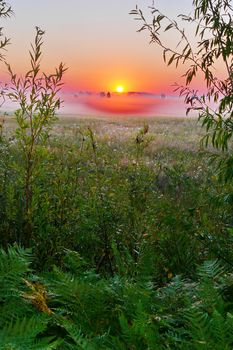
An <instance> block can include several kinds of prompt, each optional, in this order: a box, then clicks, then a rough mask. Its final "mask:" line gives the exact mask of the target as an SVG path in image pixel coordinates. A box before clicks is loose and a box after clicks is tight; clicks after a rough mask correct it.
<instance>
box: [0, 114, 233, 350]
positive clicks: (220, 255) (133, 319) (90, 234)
mask: <svg viewBox="0 0 233 350" xmlns="http://www.w3.org/2000/svg"><path fill="white" fill-rule="evenodd" d="M15 135H16V123H15V121H14V117H13V116H6V117H5V122H4V124H3V126H2V133H1V140H0V148H1V158H0V202H1V204H0V233H1V237H2V250H1V252H0V283H1V286H2V287H1V291H0V311H1V316H0V349H4V350H7V349H61V350H65V349H88V350H89V349H115V350H121V349H122V350H126V349H129V350H133V349H142V350H144V349H148V350H149V349H151V350H154V349H197V350H199V349H219V350H222V349H232V344H233V336H232V326H233V314H232V301H233V300H232V294H233V293H232V290H233V274H232V265H233V249H232V243H233V236H232V232H233V231H232V224H233V221H232V205H233V188H232V184H231V183H225V182H223V181H221V180H220V179H219V177H218V173H217V170H216V166H215V163H213V161H212V158H211V157H210V155H211V154H212V153H214V154H215V156H216V157H217V156H218V153H217V152H216V151H215V152H214V151H213V149H212V148H211V147H209V148H208V149H207V148H203V147H202V145H201V143H200V141H201V138H202V137H203V135H204V132H203V129H202V128H201V127H200V125H199V123H198V121H197V119H196V118H162V117H158V118H144V119H143V118H130V117H127V118H126V117H125V118H124V117H119V118H117V117H116V118H107V117H102V118H101V117H99V118H97V117H96V118H93V117H85V118H81V117H75V116H71V115H70V116H59V118H58V120H57V121H56V122H55V123H54V125H53V127H52V129H51V130H50V133H49V137H48V138H47V140H46V142H44V141H43V140H40V142H38V143H37V144H36V148H35V155H34V158H33V164H32V167H33V172H32V176H31V179H30V181H31V182H30V191H31V192H30V195H31V197H30V202H29V203H26V197H27V193H26V192H25V191H26V188H25V181H26V180H25V179H26V174H27V173H26V165H27V164H26V161H25V158H24V150H23V148H22V147H21V146H20V144H19V143H20V140H19V139H17V137H16V136H15ZM219 156H221V154H219Z"/></svg>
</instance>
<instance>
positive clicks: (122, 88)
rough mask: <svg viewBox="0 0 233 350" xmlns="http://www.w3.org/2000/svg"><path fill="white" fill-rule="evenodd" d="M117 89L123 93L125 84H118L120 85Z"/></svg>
mask: <svg viewBox="0 0 233 350" xmlns="http://www.w3.org/2000/svg"><path fill="white" fill-rule="evenodd" d="M116 91H117V92H119V94H121V93H122V92H124V86H122V85H118V86H117V87H116Z"/></svg>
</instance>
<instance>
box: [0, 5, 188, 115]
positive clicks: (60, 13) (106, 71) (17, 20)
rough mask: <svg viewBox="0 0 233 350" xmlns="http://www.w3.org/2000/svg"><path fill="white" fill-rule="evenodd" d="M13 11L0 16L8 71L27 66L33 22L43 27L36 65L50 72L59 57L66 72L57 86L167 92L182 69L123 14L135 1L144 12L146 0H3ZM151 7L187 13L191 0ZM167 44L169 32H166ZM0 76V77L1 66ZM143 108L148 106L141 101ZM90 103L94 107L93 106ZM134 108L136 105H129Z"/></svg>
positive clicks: (3, 72) (70, 89) (171, 13)
mask: <svg viewBox="0 0 233 350" xmlns="http://www.w3.org/2000/svg"><path fill="white" fill-rule="evenodd" d="M9 3H10V4H11V5H12V8H13V11H14V15H13V16H12V17H11V18H10V19H7V20H4V21H3V26H4V31H5V33H6V35H7V36H8V37H10V38H11V45H10V46H9V47H8V52H7V53H6V57H7V61H8V62H9V63H10V64H11V66H12V68H13V70H14V71H15V72H17V73H19V74H23V73H24V72H25V71H26V70H27V69H28V68H29V55H28V50H29V48H30V43H31V42H32V41H33V38H34V34H35V26H39V27H40V28H41V29H43V30H45V32H46V34H45V36H44V47H43V60H42V68H43V70H44V71H46V72H47V73H49V72H51V71H53V69H54V67H55V66H57V65H58V64H59V63H60V62H61V61H62V62H64V63H65V65H66V67H67V68H68V71H67V72H66V74H65V78H64V82H65V85H64V88H63V91H66V92H74V93H75V92H78V91H91V92H93V93H97V92H100V91H106V92H107V91H110V92H112V91H115V90H116V88H117V86H119V85H121V86H123V87H124V89H125V91H139V92H144V91H146V92H151V93H157V94H161V93H165V94H171V93H172V91H173V87H172V84H174V83H175V82H176V81H179V80H180V78H179V77H180V76H181V75H182V73H184V71H183V70H182V69H178V70H176V69H175V68H174V67H167V66H166V65H165V64H164V62H163V58H162V50H161V49H160V48H158V47H157V46H156V45H154V44H151V45H150V44H149V40H150V38H149V35H148V33H146V32H143V33H137V29H138V28H139V24H140V23H139V22H138V21H135V20H134V19H133V16H130V15H129V12H130V10H132V9H135V6H136V4H137V5H138V7H139V8H141V9H142V10H143V11H145V13H148V12H147V10H148V6H150V5H151V4H152V0H91V1H87V0H66V1H64V0H40V1H37V0H9ZM156 6H157V7H158V8H160V9H161V10H162V12H164V13H166V14H167V15H168V16H170V17H173V18H174V17H175V16H177V15H178V14H180V13H186V14H188V13H189V12H190V11H191V9H192V0H179V1H171V0H157V1H156ZM167 39H168V43H170V44H172V43H173V42H174V40H175V37H173V35H172V34H171V33H169V36H168V38H167ZM0 77H2V79H3V80H4V79H5V77H6V69H5V68H4V67H3V68H2V70H1V73H0ZM147 107H148V106H147ZM93 108H95V107H93ZM134 108H137V107H135V106H134Z"/></svg>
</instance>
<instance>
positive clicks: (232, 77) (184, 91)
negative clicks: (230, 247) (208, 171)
mask: <svg viewBox="0 0 233 350" xmlns="http://www.w3.org/2000/svg"><path fill="white" fill-rule="evenodd" d="M231 3H232V2H231V1H230V0H224V1H223V0H193V7H194V9H193V13H192V14H191V15H188V16H187V15H183V14H181V15H179V16H178V17H179V19H181V20H182V21H184V22H185V23H187V24H188V26H189V28H192V29H193V32H194V36H195V38H196V41H193V38H192V37H191V35H189V33H188V27H186V29H184V28H183V27H182V26H181V24H179V23H178V22H177V21H176V20H173V19H170V18H168V17H167V16H166V15H164V14H163V13H161V12H160V11H159V10H158V9H157V8H155V7H154V6H152V7H150V10H151V14H152V22H148V20H147V19H146V18H145V16H144V15H143V12H142V10H140V9H139V8H138V7H136V9H135V10H133V11H131V14H132V15H135V16H136V19H139V20H141V21H142V23H143V24H142V26H141V28H140V29H139V32H140V31H144V30H147V31H149V33H150V36H151V42H153V43H156V44H157V45H159V46H160V47H161V48H162V49H163V57H164V61H165V62H166V63H167V65H168V66H169V65H171V64H175V66H176V67H178V66H179V65H185V66H186V67H187V70H186V72H185V74H184V77H185V85H184V86H180V85H177V86H176V90H178V91H179V92H180V96H184V97H185V102H186V104H187V105H188V108H187V113H189V111H190V110H193V111H198V113H199V119H200V121H201V123H202V126H203V127H205V129H206V133H205V136H204V138H203V140H202V142H203V144H204V145H206V146H207V145H208V144H209V143H211V144H212V146H213V147H214V148H216V149H217V150H221V151H223V152H226V153H227V154H226V155H227V156H225V157H220V160H219V162H218V166H219V170H220V172H221V173H222V175H223V177H224V178H225V180H227V181H228V180H231V179H232V157H231V148H232V135H233V127H232V125H233V124H232V117H233V114H232V110H233V108H232V106H233V98H232V96H233V54H232V53H233V49H232V42H233V28H232V18H233V17H232V16H233V7H232V4H231ZM162 30H164V32H167V31H175V32H176V33H177V34H178V44H177V45H176V46H174V48H173V47H170V46H169V45H167V44H166V42H165V39H164V38H162V37H161V31H162ZM190 37H191V38H190ZM220 63H221V64H222V65H224V67H225V72H224V73H225V77H218V76H217V73H216V72H217V69H216V68H217V65H219V64H220ZM200 75H201V76H203V78H204V80H205V82H206V93H205V94H201V93H199V92H198V91H197V90H193V89H192V87H191V83H192V81H193V80H194V78H195V77H196V76H200ZM228 149H229V153H228ZM215 157H216V155H215ZM218 158H219V157H217V159H218Z"/></svg>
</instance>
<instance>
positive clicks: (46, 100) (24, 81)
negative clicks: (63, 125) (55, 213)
mask: <svg viewBox="0 0 233 350" xmlns="http://www.w3.org/2000/svg"><path fill="white" fill-rule="evenodd" d="M43 35H44V32H43V31H42V30H41V29H39V28H38V27H36V37H35V43H34V46H32V50H31V51H30V58H31V69H30V70H29V71H28V72H27V73H26V74H25V77H23V78H18V77H17V75H16V74H14V73H13V72H12V69H11V67H10V65H9V64H8V65H7V67H8V71H9V73H10V77H11V83H12V88H11V91H10V92H9V93H8V94H7V95H8V97H9V98H10V99H11V100H12V101H13V102H17V103H18V104H19V109H18V110H17V111H16V112H15V117H16V121H17V126H18V127H17V129H16V132H15V136H16V139H17V140H18V146H19V147H20V148H21V149H22V156H23V159H22V161H23V173H24V175H23V176H24V179H23V186H24V192H25V195H24V196H25V220H26V226H25V236H24V237H22V240H21V241H22V243H23V244H24V245H26V244H30V242H31V239H32V234H33V233H32V227H31V225H32V220H31V215H32V213H31V211H32V206H31V201H32V195H33V190H32V182H33V177H34V175H35V170H36V167H37V163H38V158H39V159H40V154H41V150H40V148H38V144H39V143H41V144H42V145H44V143H45V141H46V139H47V138H48V132H49V130H50V128H51V124H52V122H53V121H54V120H55V113H56V111H57V110H58V109H59V108H60V103H61V100H60V98H59V97H58V92H59V90H60V87H61V85H62V82H61V80H62V77H63V74H64V72H65V70H66V69H65V68H64V65H63V64H62V63H61V64H60V66H59V68H58V69H56V71H55V73H53V74H50V75H46V74H45V73H43V74H42V76H39V74H40V59H41V54H42V52H41V46H42V44H43V42H42V37H43Z"/></svg>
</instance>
